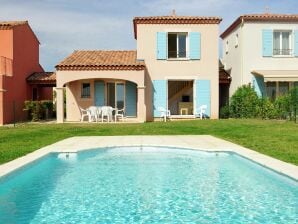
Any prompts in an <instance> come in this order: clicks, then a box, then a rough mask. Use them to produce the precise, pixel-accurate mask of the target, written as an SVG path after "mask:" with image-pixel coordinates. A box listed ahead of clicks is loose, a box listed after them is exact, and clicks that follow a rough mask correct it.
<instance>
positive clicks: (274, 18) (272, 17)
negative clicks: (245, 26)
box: [220, 13, 298, 39]
mask: <svg viewBox="0 0 298 224" xmlns="http://www.w3.org/2000/svg"><path fill="white" fill-rule="evenodd" d="M242 21H244V22H298V14H271V13H264V14H246V15H241V16H239V17H238V18H237V19H236V20H235V21H234V22H233V23H232V24H231V25H230V26H229V27H228V28H227V29H226V30H225V31H224V32H223V33H222V34H221V35H220V37H221V38H222V39H223V38H225V37H226V36H227V35H228V34H229V33H231V32H232V31H233V30H234V29H235V28H236V27H237V26H238V25H239V24H240V23H241V22H242Z"/></svg>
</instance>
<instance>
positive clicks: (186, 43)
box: [167, 32, 189, 61]
mask: <svg viewBox="0 0 298 224" xmlns="http://www.w3.org/2000/svg"><path fill="white" fill-rule="evenodd" d="M169 34H176V49H177V52H176V55H177V57H175V58H173V57H169V45H168V43H169ZM179 34H180V35H181V34H183V35H185V51H186V52H185V57H179ZM167 60H169V61H176V60H181V61H183V60H189V32H167Z"/></svg>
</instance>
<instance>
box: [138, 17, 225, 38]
mask: <svg viewBox="0 0 298 224" xmlns="http://www.w3.org/2000/svg"><path fill="white" fill-rule="evenodd" d="M221 20H222V19H221V18H220V17H204V16H176V15H175V14H174V15H171V16H146V17H135V18H134V19H133V25H134V36H135V39H137V24H219V23H220V22H221Z"/></svg>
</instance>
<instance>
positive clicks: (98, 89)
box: [94, 81, 105, 106]
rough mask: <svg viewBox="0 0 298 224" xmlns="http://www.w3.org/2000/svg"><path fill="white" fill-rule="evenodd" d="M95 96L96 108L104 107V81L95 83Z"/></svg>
mask: <svg viewBox="0 0 298 224" xmlns="http://www.w3.org/2000/svg"><path fill="white" fill-rule="evenodd" d="M94 95H95V96H94V99H95V106H104V105H105V100H104V97H105V84H104V82H103V81H96V82H94Z"/></svg>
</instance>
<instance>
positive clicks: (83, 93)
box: [81, 83, 90, 98]
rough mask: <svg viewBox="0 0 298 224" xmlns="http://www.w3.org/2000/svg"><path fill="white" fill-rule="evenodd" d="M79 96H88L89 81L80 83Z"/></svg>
mask: <svg viewBox="0 0 298 224" xmlns="http://www.w3.org/2000/svg"><path fill="white" fill-rule="evenodd" d="M81 98H90V83H82V91H81Z"/></svg>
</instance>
